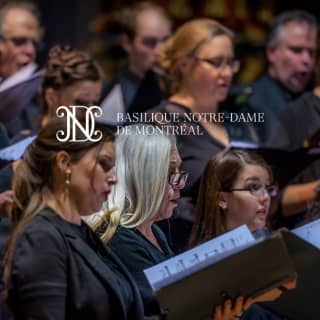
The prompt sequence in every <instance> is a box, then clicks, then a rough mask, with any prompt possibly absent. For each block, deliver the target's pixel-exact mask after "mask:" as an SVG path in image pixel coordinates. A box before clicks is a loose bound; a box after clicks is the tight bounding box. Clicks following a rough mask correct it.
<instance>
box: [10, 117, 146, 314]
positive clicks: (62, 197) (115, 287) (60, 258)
mask: <svg viewBox="0 0 320 320" xmlns="http://www.w3.org/2000/svg"><path fill="white" fill-rule="evenodd" d="M60 130H62V131H63V132H66V130H67V122H66V121H65V120H63V119H62V120H61V119H56V120H52V121H49V122H48V124H47V125H46V126H45V127H44V128H43V129H42V130H41V131H40V133H39V135H38V137H37V138H36V139H35V140H34V141H33V142H32V144H31V145H29V146H28V148H27V150H26V152H25V154H24V156H23V159H22V160H21V161H20V163H19V165H18V167H17V169H16V172H15V175H14V181H13V191H14V194H15V198H14V202H13V208H12V221H13V225H14V228H13V232H12V234H11V236H10V239H9V244H8V248H7V251H6V256H5V271H4V279H5V284H6V294H7V298H8V303H9V306H10V307H11V311H12V313H13V316H14V318H15V319H59V320H60V319H101V320H102V319H104V320H105V319H142V318H143V317H142V308H141V304H140V296H139V292H138V291H137V289H136V286H135V283H134V282H133V280H132V278H131V276H130V274H129V273H128V272H127V271H126V269H125V268H124V266H123V265H122V264H121V262H120V261H119V260H118V259H117V257H116V256H115V255H114V254H113V253H112V252H111V250H108V249H105V248H104V246H103V245H102V243H101V242H100V239H99V238H98V237H97V236H95V234H94V233H93V232H92V231H91V229H90V228H89V227H88V226H87V225H86V224H85V223H84V222H83V221H82V219H81V217H82V216H87V215H90V214H92V213H94V212H96V211H98V210H99V209H100V208H101V206H102V204H103V202H104V201H106V200H107V198H108V195H109V193H110V191H111V187H112V186H113V185H114V184H115V183H116V177H115V173H114V171H113V166H114V162H115V154H114V146H113V136H112V135H111V134H110V132H109V131H107V130H106V129H104V128H99V130H101V132H102V139H101V140H100V141H99V142H91V141H88V140H87V141H84V140H85V138H86V137H85V135H84V134H83V132H82V131H81V129H79V128H78V127H76V140H78V141H79V140H80V141H81V142H77V141H66V142H59V141H58V140H57V138H56V134H57V132H58V131H60Z"/></svg>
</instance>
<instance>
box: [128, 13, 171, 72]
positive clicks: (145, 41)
mask: <svg viewBox="0 0 320 320" xmlns="http://www.w3.org/2000/svg"><path fill="white" fill-rule="evenodd" d="M170 33H171V25H170V23H169V21H167V20H166V19H165V18H164V17H163V16H162V15H160V14H159V13H158V12H157V11H154V10H151V9H150V10H144V11H142V12H141V13H140V14H139V15H138V17H137V26H136V30H135V36H134V39H133V40H132V41H130V40H128V39H127V43H126V45H125V46H124V48H125V50H126V51H127V53H128V55H129V69H130V70H131V71H132V72H133V73H134V74H136V75H137V76H138V77H143V76H144V74H145V73H146V72H147V71H148V70H149V69H150V68H151V67H152V65H153V63H154V60H155V52H156V50H157V48H158V46H159V44H160V43H161V42H163V41H164V40H165V39H167V38H168V37H169V35H170Z"/></svg>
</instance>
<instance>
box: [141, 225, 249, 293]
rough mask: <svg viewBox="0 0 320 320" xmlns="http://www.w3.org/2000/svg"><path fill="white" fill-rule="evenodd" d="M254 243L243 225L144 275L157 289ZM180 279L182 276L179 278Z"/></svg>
mask: <svg viewBox="0 0 320 320" xmlns="http://www.w3.org/2000/svg"><path fill="white" fill-rule="evenodd" d="M254 242H255V239H254V237H253V235H252V234H251V232H250V230H249V229H248V227H247V226H245V225H243V226H241V227H238V228H236V229H234V230H232V231H229V232H227V233H224V234H223V235H221V236H219V237H216V238H214V239H212V240H210V241H207V242H205V243H203V244H201V245H199V246H197V247H195V248H193V249H191V250H188V251H187V252H184V253H182V254H179V255H177V256H176V257H173V258H171V259H168V260H166V261H164V262H162V263H159V264H157V265H156V266H153V267H151V268H148V269H145V270H144V273H145V275H146V277H147V279H148V281H149V283H150V284H151V286H152V287H153V288H154V289H158V288H159V285H160V283H161V282H162V283H164V282H165V281H166V280H167V279H169V278H171V279H172V277H174V276H177V275H178V274H179V273H183V274H185V273H188V270H189V269H190V273H191V272H192V270H193V267H195V266H197V265H199V264H202V263H203V262H205V261H206V260H208V259H210V258H212V257H215V256H220V255H221V254H223V253H226V252H230V251H232V250H235V249H237V248H240V247H243V246H245V245H247V244H250V243H254ZM181 277H182V275H181V276H180V277H179V278H181ZM176 280H178V278H177V279H176ZM170 282H173V281H170ZM160 286H163V285H160Z"/></svg>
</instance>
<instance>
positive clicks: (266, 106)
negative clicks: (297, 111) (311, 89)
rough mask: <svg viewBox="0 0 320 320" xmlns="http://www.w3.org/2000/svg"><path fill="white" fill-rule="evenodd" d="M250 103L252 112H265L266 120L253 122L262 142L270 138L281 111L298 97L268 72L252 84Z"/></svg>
mask: <svg viewBox="0 0 320 320" xmlns="http://www.w3.org/2000/svg"><path fill="white" fill-rule="evenodd" d="M251 88H252V94H251V96H250V97H249V100H248V105H249V109H251V110H252V112H263V113H264V115H265V116H264V122H263V123H255V124H253V125H254V126H255V128H256V131H257V133H258V135H259V140H260V143H265V142H266V141H268V140H269V139H270V136H271V133H272V132H273V130H274V128H275V126H276V125H277V123H278V121H279V116H280V113H281V112H283V110H285V109H287V104H288V103H289V102H290V101H293V100H294V99H296V98H297V97H298V95H295V94H293V93H291V92H290V91H288V89H286V88H285V87H284V86H283V85H282V84H281V83H280V82H279V81H277V80H275V79H273V78H272V77H271V76H270V75H269V74H266V75H264V76H262V77H261V78H259V79H258V80H256V81H255V82H254V83H253V84H252V86H251Z"/></svg>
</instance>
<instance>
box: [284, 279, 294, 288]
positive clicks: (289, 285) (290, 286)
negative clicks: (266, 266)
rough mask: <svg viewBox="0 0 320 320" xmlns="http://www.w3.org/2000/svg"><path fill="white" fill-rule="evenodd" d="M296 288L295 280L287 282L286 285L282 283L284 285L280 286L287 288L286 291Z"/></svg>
mask: <svg viewBox="0 0 320 320" xmlns="http://www.w3.org/2000/svg"><path fill="white" fill-rule="evenodd" d="M296 286H297V279H293V280H291V281H288V282H286V283H284V284H283V285H282V287H285V288H287V289H288V290H290V289H295V288H296Z"/></svg>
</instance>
